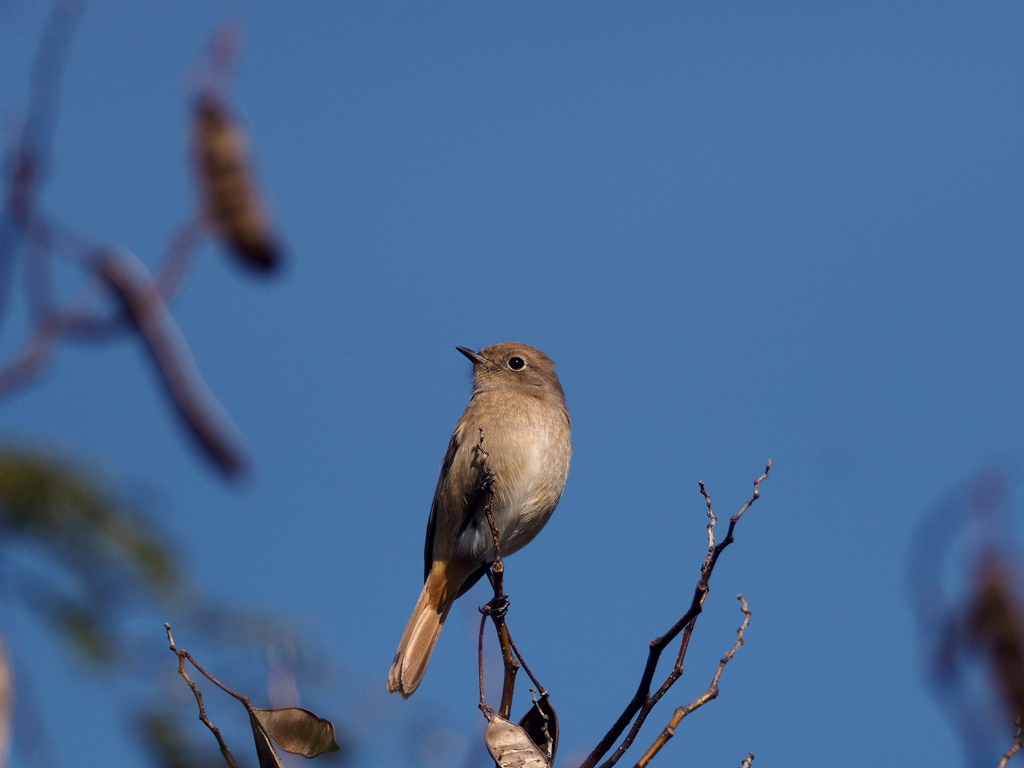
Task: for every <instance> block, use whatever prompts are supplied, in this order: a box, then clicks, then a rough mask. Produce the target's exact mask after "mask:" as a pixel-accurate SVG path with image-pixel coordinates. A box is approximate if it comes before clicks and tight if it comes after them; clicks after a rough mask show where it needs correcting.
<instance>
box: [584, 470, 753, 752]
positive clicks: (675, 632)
mask: <svg viewBox="0 0 1024 768" xmlns="http://www.w3.org/2000/svg"><path fill="white" fill-rule="evenodd" d="M771 468H772V462H771V459H769V460H768V462H767V463H766V465H765V469H764V474H762V475H761V476H760V477H759V478H757V480H755V481H754V491H753V494H752V495H751V496H750V498H749V499H748V500H747V502H746V504H744V505H743V507H742V508H741V509H740V511H739V512H737V513H736V514H735V515H733V516H732V517H731V518H729V529H728V531H727V532H726V536H725V538H724V539H722V541H720V542H719V543H718V544H715V538H714V525H715V522H716V518H715V516H714V512H713V511H712V507H711V497H710V496H709V495H708V493H707V491H706V490H705V488H704V483H703V481H702V482H701V483H700V489H701V494H702V495H703V496H704V498H705V500H706V503H707V507H708V517H709V518H710V522H709V523H708V554H707V557H706V558H705V560H704V565H702V566H701V569H700V571H701V575H700V579H699V580H698V582H697V586H696V587H695V589H694V593H693V599H692V600H691V601H690V607H689V608H688V609H687V610H686V613H684V614H683V615H682V617H681V618H680V619H679V620H678V621H677V622H676V623H675V624H673V625H672V627H671V628H669V630H668V631H667V632H666V633H665V634H663V635H662V636H661V637H656V638H655V639H654V640H652V641H651V644H650V648H649V650H648V653H647V663H646V665H645V666H644V670H643V673H642V674H641V676H640V684H639V685H638V686H637V690H636V693H635V694H633V698H632V699H630V701H629V703H628V704H627V705H626V707H625V709H624V710H623V711H622V714H621V715H619V718H618V719H617V720H616V721H615V723H614V724H613V725H612V727H611V728H610V729H609V730H608V732H607V733H606V734H605V735H604V737H603V738H602V739H601V741H600V742H598V744H597V746H596V747H594V750H593V751H592V752H591V753H590V754H589V755H588V756H587V758H586V759H585V760H584V761H583V762H582V763H581V764H580V768H594V766H596V765H597V762H598V760H600V759H601V758H602V757H604V756H605V755H606V754H607V753H608V751H609V750H610V749H611V748H612V746H613V745H614V744H615V742H616V741H617V740H618V739H619V737H620V736H621V735H622V734H623V732H624V731H625V730H626V728H627V726H629V725H630V723H632V727H631V728H630V730H629V732H628V733H627V734H626V737H625V738H624V739H623V740H622V743H621V744H619V746H618V748H617V749H616V750H615V752H614V753H613V754H612V756H611V757H609V758H608V759H607V760H606V761H605V762H604V763H602V764H601V768H610V767H611V766H613V765H615V763H617V762H618V760H619V758H621V757H622V755H623V754H625V752H626V750H627V749H629V747H630V745H632V743H633V740H634V739H635V738H636V736H637V734H638V733H639V732H640V728H641V727H642V726H643V724H644V721H645V720H646V719H647V716H648V715H649V714H650V712H651V710H652V709H653V708H654V707H655V705H657V703H658V702H659V701H660V700H661V698H662V697H663V696H664V695H665V693H667V692H668V690H669V688H671V687H672V685H673V684H674V683H675V682H676V680H678V679H679V678H680V677H682V674H683V661H684V659H685V658H686V651H687V649H688V648H689V644H690V636H691V635H692V633H693V628H694V626H695V624H696V621H697V618H698V617H699V616H700V614H701V612H702V611H703V610H704V601H705V599H707V596H708V592H709V591H710V589H711V588H710V585H709V582H710V580H711V575H712V573H713V572H714V569H715V564H716V563H717V562H718V558H719V556H721V554H722V552H723V551H724V550H725V548H726V547H728V546H729V545H730V544H732V543H733V541H734V539H733V532H734V530H735V528H736V523H738V522H739V520H740V518H741V517H743V515H744V513H745V512H746V511H747V510H748V509H750V506H751V505H752V504H753V503H754V502H755V501H757V499H758V497H759V496H760V491H761V483H762V482H764V481H765V480H767V479H768V473H769V472H770V471H771ZM680 633H682V641H681V643H680V646H679V653H678V655H677V657H676V663H675V666H674V667H673V668H672V671H671V672H670V673H669V675H668V677H667V678H666V679H665V681H664V682H663V683H662V684H661V686H660V687H659V688H658V690H657V691H655V692H654V693H653V694H652V693H651V683H652V681H653V680H654V673H655V671H656V669H657V666H658V661H659V660H660V659H661V654H662V652H663V651H664V650H665V647H666V646H667V645H668V644H669V643H671V642H672V641H673V640H674V639H675V638H676V637H678V636H679V634H680ZM634 718H636V719H635V720H634Z"/></svg>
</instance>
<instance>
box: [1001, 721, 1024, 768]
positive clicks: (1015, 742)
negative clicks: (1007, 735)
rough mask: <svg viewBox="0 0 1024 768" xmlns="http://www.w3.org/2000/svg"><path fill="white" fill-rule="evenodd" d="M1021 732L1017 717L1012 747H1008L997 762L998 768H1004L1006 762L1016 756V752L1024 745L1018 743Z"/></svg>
mask: <svg viewBox="0 0 1024 768" xmlns="http://www.w3.org/2000/svg"><path fill="white" fill-rule="evenodd" d="M1021 730H1022V726H1021V718H1019V717H1018V718H1017V732H1016V733H1015V734H1014V735H1013V746H1012V747H1010V748H1009V749H1008V750H1007V751H1006V754H1004V755H1003V759H1002V760H1000V761H999V767H998V768H1006V764H1007V763H1008V762H1010V758H1011V757H1013V756H1014V755H1016V754H1017V753H1018V752H1020V750H1021V747H1022V746H1024V744H1021V743H1020V737H1021Z"/></svg>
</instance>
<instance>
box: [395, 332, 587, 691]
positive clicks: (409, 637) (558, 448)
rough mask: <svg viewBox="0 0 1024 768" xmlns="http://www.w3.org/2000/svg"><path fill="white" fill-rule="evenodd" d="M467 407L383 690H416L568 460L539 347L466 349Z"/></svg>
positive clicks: (554, 490)
mask: <svg viewBox="0 0 1024 768" xmlns="http://www.w3.org/2000/svg"><path fill="white" fill-rule="evenodd" d="M456 349H457V350H458V351H459V352H461V353H462V354H463V355H465V356H466V357H468V358H469V360H470V361H471V362H472V363H473V388H472V394H471V396H470V400H469V405H468V406H466V410H465V411H464V412H463V414H462V417H461V418H460V419H459V421H458V423H457V424H456V425H455V431H454V432H453V433H452V437H451V441H450V442H449V443H448V451H447V453H446V454H445V457H444V461H443V462H442V463H441V475H440V477H439V478H438V480H437V488H436V490H435V491H434V501H433V503H432V504H431V507H430V518H429V520H428V522H427V536H426V544H425V547H424V571H423V576H424V585H423V591H422V592H421V593H420V597H419V600H418V601H417V603H416V607H415V608H414V609H413V612H412V616H411V617H410V619H409V623H408V624H407V625H406V627H405V632H404V633H403V634H402V639H401V641H400V642H399V644H398V652H397V653H396V654H395V660H394V662H393V663H392V665H391V671H390V673H389V674H388V691H390V692H391V693H401V694H402V696H404V697H406V698H408V697H409V696H411V695H412V693H413V692H414V691H415V690H416V688H417V687H419V684H420V682H421V681H422V679H423V674H424V672H425V671H426V668H427V663H428V662H429V661H430V655H431V653H432V652H433V650H434V646H435V644H436V643H437V639H438V637H439V635H440V633H441V628H442V626H443V625H444V621H445V619H446V618H447V616H448V612H449V611H450V610H451V607H452V604H453V603H454V602H455V600H456V598H458V597H460V596H461V595H463V594H465V593H466V592H467V591H468V590H469V589H470V587H472V586H473V585H474V584H475V583H476V582H477V581H478V580H479V579H480V578H481V577H482V576H483V575H484V573H486V571H487V569H488V568H489V567H490V566H491V565H492V564H493V563H494V560H495V552H494V539H493V536H492V533H491V528H490V524H489V523H488V521H487V518H486V515H485V512H484V507H485V506H486V504H487V502H488V499H490V502H491V512H492V517H493V519H494V523H495V528H496V529H497V532H498V547H499V550H500V551H499V554H500V555H501V556H502V557H504V556H505V555H510V554H512V553H513V552H516V551H517V550H519V549H522V548H523V547H524V546H526V545H527V544H529V543H530V542H531V541H532V540H533V538H534V537H535V536H536V535H537V534H538V533H539V532H540V529H541V528H543V527H544V524H545V523H547V521H548V519H549V518H550V517H551V514H552V513H553V512H554V511H555V506H556V505H557V504H558V501H559V499H560V498H561V496H562V491H563V490H564V489H565V482H566V479H567V478H568V476H569V463H570V460H571V458H572V437H571V429H572V423H571V421H570V419H569V411H568V410H567V408H566V405H565V393H564V391H563V390H562V385H561V383H560V382H559V380H558V376H557V375H556V374H555V364H554V362H552V360H551V359H550V358H549V357H548V356H547V355H545V354H544V353H543V352H541V351H540V350H539V349H535V348H534V347H531V346H530V345H529V344H523V343H521V342H503V343H501V344H494V345H492V346H489V347H485V348H484V349H481V350H480V351H479V352H474V351H473V350H471V349H468V348H466V347H456Z"/></svg>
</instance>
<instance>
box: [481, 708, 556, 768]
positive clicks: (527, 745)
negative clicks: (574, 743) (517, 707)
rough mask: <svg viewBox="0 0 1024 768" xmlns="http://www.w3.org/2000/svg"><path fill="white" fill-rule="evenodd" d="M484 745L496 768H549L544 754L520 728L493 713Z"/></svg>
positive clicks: (485, 734) (485, 733)
mask: <svg viewBox="0 0 1024 768" xmlns="http://www.w3.org/2000/svg"><path fill="white" fill-rule="evenodd" d="M484 743H486V744H487V751H488V752H490V753H491V757H493V758H494V762H495V763H497V764H498V768H550V766H551V763H550V762H548V759H547V757H546V756H545V755H544V752H543V751H542V750H541V749H540V748H539V747H538V746H537V745H536V744H534V743H533V739H531V738H530V737H529V736H528V735H527V733H526V731H525V730H524V729H523V728H522V726H519V725H516V724H515V723H510V722H509V721H508V720H506V719H505V718H503V717H502V716H501V715H499V714H497V713H495V714H494V715H492V716H491V722H490V723H489V724H488V725H487V730H486V731H485V732H484Z"/></svg>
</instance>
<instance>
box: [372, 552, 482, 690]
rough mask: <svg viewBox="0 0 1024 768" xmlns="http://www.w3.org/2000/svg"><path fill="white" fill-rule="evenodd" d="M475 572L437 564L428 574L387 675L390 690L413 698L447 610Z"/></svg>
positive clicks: (441, 563) (446, 615) (439, 633)
mask: <svg viewBox="0 0 1024 768" xmlns="http://www.w3.org/2000/svg"><path fill="white" fill-rule="evenodd" d="M473 570H474V569H459V568H457V567H456V568H455V569H453V568H452V567H451V566H450V565H448V564H446V563H443V562H440V561H438V562H435V563H434V564H433V566H431V568H430V573H429V574H428V575H427V582H426V584H424V585H423V591H422V592H421V593H420V599H419V600H417V601H416V607H415V608H413V611H412V616H411V617H410V618H409V623H408V624H406V625H405V632H403V633H402V640H401V642H399V644H398V652H397V653H395V660H394V661H393V662H392V663H391V672H390V673H388V691H390V692H391V693H400V694H402V696H404V697H406V698H408V697H409V696H412V693H413V691H415V690H416V689H417V688H418V687H419V685H420V681H421V680H422V679H423V673H424V672H426V671H427V663H428V662H429V661H430V654H432V653H433V652H434V645H435V644H436V643H437V638H438V637H439V636H440V635H441V627H442V626H444V620H445V619H446V618H448V611H449V610H450V609H451V607H452V603H453V602H455V598H456V597H458V595H459V590H460V587H461V586H462V584H463V582H465V581H466V579H467V577H468V576H469V575H470V574H471V573H472V572H473Z"/></svg>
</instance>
